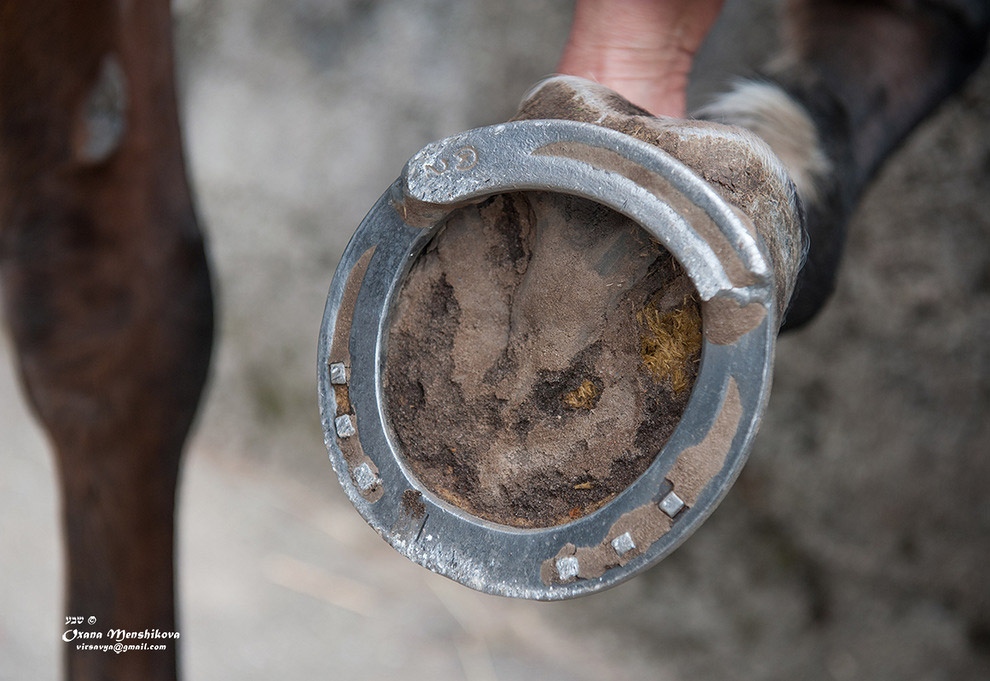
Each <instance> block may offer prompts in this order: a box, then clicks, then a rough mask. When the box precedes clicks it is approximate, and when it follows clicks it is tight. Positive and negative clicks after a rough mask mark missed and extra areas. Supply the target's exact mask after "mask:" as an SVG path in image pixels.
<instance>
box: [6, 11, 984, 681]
mask: <svg viewBox="0 0 990 681" xmlns="http://www.w3.org/2000/svg"><path fill="white" fill-rule="evenodd" d="M569 11H570V3H568V2H564V1H563V0H539V1H534V2H526V1H524V0H512V1H510V2H502V3H491V2H489V3H485V2H482V1H481V0H472V1H470V2H468V1H464V2H457V1H455V0H433V1H429V0H415V1H413V0H406V1H400V0H387V1H382V2H378V3H371V2H365V1H362V0H285V1H283V2H271V1H269V2H264V1H262V0H180V1H179V2H178V3H177V4H176V7H175V14H176V19H177V46H178V49H179V57H180V78H181V98H182V103H183V104H182V105H183V115H184V120H185V126H186V143H187V148H188V151H189V159H190V166H191V171H192V175H193V179H194V183H195V186H196V189H197V193H198V196H199V203H200V209H201V214H202V217H203V222H204V224H205V226H206V228H207V230H208V232H209V235H210V246H211V248H212V255H213V262H214V266H215V271H216V279H217V283H218V289H219V293H220V296H221V318H220V319H221V328H220V336H219V345H218V348H217V355H216V362H215V365H214V369H213V377H212V381H211V386H210V389H209V393H208V396H207V400H206V403H205V408H204V410H203V412H202V414H201V417H200V420H199V425H198V429H197V432H196V435H195V437H194V439H193V442H192V446H191V448H190V452H189V454H188V456H187V459H186V469H185V473H184V478H183V486H182V489H181V504H182V506H181V517H180V533H181V535H180V555H179V563H180V572H181V590H182V591H181V598H182V600H181V610H180V617H181V629H180V630H181V635H182V639H181V641H182V646H181V653H182V664H183V667H184V670H185V672H186V677H187V678H189V679H216V680H220V679H238V680H248V681H251V680H254V679H258V680H261V679H272V678H282V679H286V680H291V681H295V680H297V679H311V678H325V677H332V678H343V679H391V678H396V679H398V678H402V679H409V680H414V679H437V678H443V679H447V678H450V679H468V680H470V681H474V680H486V681H487V680H489V679H528V678H540V679H550V680H553V679H561V680H565V679H567V680H580V679H601V678H608V679H642V678H649V679H709V678H725V679H766V680H771V679H772V680H777V679H779V680H781V681H783V680H785V679H786V680H790V679H815V680H817V679H822V680H826V679H836V680H846V679H871V680H873V679H878V680H886V679H890V680H895V679H897V680H901V679H947V680H948V679H953V680H955V679H966V680H968V679H973V680H976V679H988V678H990V579H988V567H987V565H988V563H990V496H988V494H987V489H988V483H990V457H988V453H990V418H988V416H990V410H988V405H990V200H988V197H990V134H988V132H990V68H988V67H985V68H983V69H982V70H981V71H980V73H979V74H978V75H977V77H976V78H975V79H974V80H973V81H972V82H971V83H970V85H969V86H968V88H967V89H966V91H965V92H964V93H963V94H962V95H961V96H960V97H958V98H957V99H956V100H954V101H953V102H951V103H949V104H948V105H947V106H945V107H944V108H943V109H942V110H941V111H940V112H939V114H938V115H937V116H936V117H935V118H934V119H933V120H931V121H930V122H929V123H927V124H926V125H925V126H923V127H922V128H921V129H920V130H919V131H918V133H917V135H916V136H915V137H914V138H913V139H912V140H911V141H910V142H909V143H908V144H907V145H906V146H905V148H904V149H902V150H901V152H899V153H898V155H897V156H896V158H895V159H894V161H893V162H892V163H891V164H890V165H889V166H888V167H887V168H886V169H885V171H884V172H883V173H882V175H881V177H880V178H879V179H878V181H877V183H876V185H875V186H874V187H873V189H872V190H871V191H870V192H869V194H868V195H867V197H866V198H865V200H864V202H863V204H862V206H861V209H860V211H859V213H858V215H857V218H856V220H855V222H854V224H853V225H852V228H851V234H852V235H851V238H850V242H849V244H848V249H847V254H846V259H845V262H844V264H843V267H842V271H841V276H840V284H839V289H838V291H837V293H836V295H835V297H834V299H833V300H832V302H831V304H830V305H829V307H828V309H827V310H826V311H825V312H824V313H823V314H822V316H821V317H820V318H819V319H818V320H817V321H816V322H815V323H813V324H812V325H811V326H810V327H808V328H807V329H805V330H803V331H801V332H799V333H797V334H794V335H791V336H788V337H786V338H784V339H783V340H782V341H781V343H780V345H779V348H778V358H777V367H776V372H775V379H774V380H775V384H774V389H773V395H772V397H771V401H770V406H769V410H768V413H767V416H766V418H765V421H764V424H763V427H762V430H761V433H760V435H759V437H758V438H757V441H756V446H755V448H754V450H753V453H752V456H751V459H750V462H749V463H748V464H747V467H746V469H745V470H744V472H743V474H742V476H741V478H740V480H739V482H738V483H737V485H736V487H735V488H734V489H733V491H732V492H731V494H730V495H729V497H728V498H727V500H726V501H725V502H724V503H723V505H722V506H721V507H720V508H719V510H718V511H717V512H716V513H715V514H714V516H713V517H712V518H711V519H710V520H709V521H708V523H706V524H705V526H704V527H703V528H702V529H701V530H700V531H699V532H698V533H697V534H696V535H695V536H694V537H693V538H692V539H691V540H690V541H689V542H687V543H686V544H685V545H684V546H683V547H682V548H681V549H679V550H678V551H677V552H676V553H675V554H674V555H673V556H672V557H671V558H669V559H668V560H667V561H665V562H664V563H661V564H660V565H659V566H658V567H656V568H654V569H653V570H651V571H650V572H648V573H647V574H645V575H643V576H640V577H638V578H636V579H635V580H633V581H631V582H629V583H627V584H625V585H622V586H620V587H617V588H616V589H613V590H611V591H608V592H605V593H603V594H597V595H595V596H591V597H588V598H584V599H580V600H577V601H571V602H567V603H558V604H540V603H527V602H517V601H509V600H504V599H499V598H495V597H489V596H484V595H481V594H478V593H475V592H472V591H470V590H468V589H466V588H464V587H460V586H458V585H456V584H454V583H452V582H448V581H447V580H444V579H443V578H440V577H436V576H435V575H433V574H432V573H429V572H427V571H426V570H424V569H422V568H419V567H418V566H416V565H413V564H411V563H409V562H408V561H406V559H404V558H402V557H401V556H399V555H398V554H396V553H394V552H393V551H392V550H391V549H390V548H389V547H388V546H386V545H385V544H384V542H382V541H381V540H380V539H379V538H378V537H377V536H376V535H375V534H374V532H372V531H371V530H370V529H369V528H367V527H366V526H365V525H364V523H363V521H362V520H361V519H360V518H359V517H358V516H357V514H356V513H354V512H353V511H352V510H351V508H350V506H349V504H348V503H347V502H346V500H345V499H344V497H343V494H342V493H341V492H340V490H339V488H338V486H337V483H336V480H335V478H334V476H333V474H332V472H331V471H330V469H329V466H328V464H327V463H326V452H325V450H324V449H323V444H322V434H321V432H320V428H319V421H318V417H317V410H316V404H315V341H316V334H317V331H318V327H319V322H320V318H321V315H322V311H323V303H324V300H325V296H326V289H327V286H328V284H329V281H330V277H331V276H332V273H333V269H334V267H335V265H336V261H337V259H338V258H339V255H340V253H341V251H342V249H343V247H344V245H345V243H346V241H347V239H348V237H349V235H350V234H351V232H352V231H353V230H354V228H355V227H356V225H357V224H358V222H359V221H360V219H361V217H362V216H363V214H364V212H365V211H366V210H367V209H368V208H369V207H370V206H371V204H372V203H373V202H374V200H375V199H376V198H377V196H378V195H379V194H380V193H381V191H382V190H383V189H384V188H385V187H386V186H387V185H388V184H389V183H390V182H391V181H392V180H393V179H394V177H395V176H396V175H397V173H398V171H399V169H400V168H401V165H402V163H403V162H404V161H405V159H406V158H408V156H410V155H411V154H412V153H414V152H415V151H416V150H418V149H419V148H420V147H421V146H422V145H423V144H424V143H426V142H428V141H431V140H433V139H436V138H439V137H441V136H444V135H447V134H451V133H454V132H457V131H460V130H462V129H466V128H469V127H475V126H478V125H484V124H488V123H493V122H497V121H500V120H504V119H505V118H506V117H507V116H509V115H510V114H511V113H512V112H513V110H514V107H515V104H516V103H517V102H518V100H519V98H520V97H521V96H522V94H523V93H524V92H525V90H526V89H527V88H528V87H529V86H530V85H531V84H532V83H533V82H534V81H535V80H537V79H538V78H540V77H542V76H544V75H548V74H549V73H550V72H551V71H552V70H553V68H554V65H555V62H556V59H557V56H558V54H559V52H560V49H561V47H562V45H563V41H564V37H565V35H566V30H567V26H568V22H569ZM771 17H772V9H771V7H770V6H769V3H766V2H762V3H756V4H753V3H746V2H742V0H739V1H737V2H730V3H729V5H728V7H727V10H726V13H725V15H724V16H723V18H722V20H721V21H720V24H719V26H718V28H717V30H716V32H715V34H713V37H712V39H711V40H710V42H709V44H708V45H707V46H706V50H705V52H704V54H703V55H702V58H701V59H700V60H699V64H698V69H697V70H698V73H697V74H696V77H695V80H694V85H693V89H692V98H693V100H694V101H695V102H699V101H702V100H703V99H704V97H705V93H706V92H708V91H711V90H713V89H717V88H718V87H721V86H722V85H723V84H724V83H725V82H726V76H727V75H729V74H732V73H736V74H738V73H745V72H746V69H748V68H749V67H751V66H752V65H755V64H758V63H759V61H760V59H761V58H762V57H763V56H764V55H765V54H766V53H767V52H768V51H769V50H770V49H771V48H772V45H773V43H774V40H775V38H774V35H773V28H772V21H771ZM0 354H2V355H3V358H2V361H0V576H2V577H3V579H2V583H0V679H3V680H7V679H10V680H14V679H54V678H56V677H57V676H58V672H59V662H58V656H59V654H60V653H61V649H60V648H61V646H62V645H64V644H62V643H61V641H60V640H59V634H60V632H61V630H62V627H61V625H62V622H63V618H64V616H65V615H68V614H85V613H65V612H63V611H62V606H61V603H60V592H61V586H60V579H61V568H60V553H59V547H58V543H57V532H58V524H57V518H56V513H57V506H56V504H57V500H56V498H55V494H54V482H53V480H54V478H53V471H52V462H51V459H50V457H49V455H48V453H47V451H46V448H45V443H44V439H43V436H42V435H41V434H40V432H39V431H38V430H37V428H36V426H34V424H33V422H32V421H31V419H30V417H29V416H28V415H27V413H26V411H25V410H24V407H23V405H22V403H21V401H20V399H19V396H18V395H17V393H16V386H15V382H14V379H13V377H12V374H11V368H10V367H11V361H10V357H9V348H8V346H6V345H4V344H2V343H0ZM108 624H109V623H108ZM120 624H121V625H126V623H120Z"/></svg>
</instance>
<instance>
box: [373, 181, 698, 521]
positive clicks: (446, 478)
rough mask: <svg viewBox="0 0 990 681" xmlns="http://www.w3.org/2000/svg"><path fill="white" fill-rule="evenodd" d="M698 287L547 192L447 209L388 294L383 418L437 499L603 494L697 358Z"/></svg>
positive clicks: (671, 409) (599, 500) (664, 421)
mask: <svg viewBox="0 0 990 681" xmlns="http://www.w3.org/2000/svg"><path fill="white" fill-rule="evenodd" d="M700 348H701V317H700V307H699V304H698V301H697V294H696V293H695V291H694V288H693V286H692V285H691V282H690V280H689V279H688V278H687V276H686V274H684V272H683V270H682V269H681V268H680V267H679V266H678V264H677V263H676V261H675V260H674V259H673V258H672V257H671V255H670V254H669V253H668V252H667V251H666V250H665V249H663V248H662V247H661V246H660V245H659V244H657V243H656V242H655V241H653V240H652V239H651V238H650V237H649V235H648V234H647V233H646V232H645V231H643V230H642V229H641V228H640V227H639V226H637V225H636V224H635V223H633V222H632V221H630V220H629V219H627V218H626V217H624V216H622V215H620V214H619V213H616V212H615V211H612V210H611V209H609V208H606V207H604V206H601V205H599V204H596V203H593V202H590V201H586V200H583V199H578V198H574V197H567V196H563V195H559V194H545V193H515V194H505V195H500V196H495V197H492V198H490V199H488V200H486V201H485V202H483V203H480V204H477V205H473V206H468V207H466V208H462V209H459V210H457V211H455V212H454V213H453V214H451V216H450V217H448V219H447V220H446V223H445V224H444V225H443V226H442V227H441V228H440V229H439V230H438V232H437V234H436V235H435V236H434V238H433V240H432V241H431V242H430V244H429V245H428V246H427V247H426V249H425V250H424V252H423V253H422V254H421V255H420V256H419V257H418V259H417V260H416V262H415V264H414V265H413V267H412V270H411V271H410V273H409V276H408V277H407V278H406V281H405V283H404V286H403V289H402V290H401V291H400V293H399V297H398V301H397V304H396V308H395V310H394V312H393V317H392V320H391V326H390V332H389V338H388V346H387V354H386V359H385V386H384V387H385V397H386V402H387V407H388V413H389V418H390V421H391V425H392V429H393V431H394V433H395V435H396V437H397V438H398V444H399V445H400V446H401V448H402V451H403V453H404V456H405V457H406V459H407V460H408V463H409V466H410V467H411V469H412V470H413V472H414V473H415V475H416V476H417V477H418V478H419V479H420V480H421V481H422V482H423V484H424V485H425V486H426V487H427V488H429V489H430V490H432V491H433V492H434V493H435V494H436V495H438V496H439V497H441V498H443V499H444V500H446V501H447V502H449V503H451V504H454V505H455V506H458V507H460V508H462V509H464V510H466V511H468V512H469V513H472V514H474V515H477V516H480V517H482V518H486V519H488V520H491V521H493V522H497V523H501V524H504V525H511V526H515V527H549V526H553V525H559V524H562V523H566V522H568V521H570V520H574V519H576V518H579V517H581V516H583V515H586V514H588V513H590V512H592V511H594V510H595V509H597V508H599V507H601V506H602V505H604V504H605V503H607V502H608V501H609V500H611V499H612V498H613V497H615V495H616V494H618V493H619V492H621V491H622V490H623V489H625V488H626V487H627V486H629V485H630V484H631V483H632V482H633V481H634V480H635V479H636V478H637V477H639V476H640V475H641V474H642V473H643V472H644V471H645V470H646V469H647V467H649V465H650V464H651V463H652V462H653V460H654V459H655V458H656V456H657V454H658V453H659V452H660V450H661V448H662V447H663V445H664V444H665V443H666V442H667V440H668V438H669V437H670V435H671V433H673V431H674V428H675V426H676V425H677V422H678V421H679V420H680V417H681V414H682V413H683V412H684V408H685V406H686V405H687V400H688V397H689V395H690V392H691V386H692V385H693V383H694V380H695V377H696V375H697V370H698V361H699V356H700Z"/></svg>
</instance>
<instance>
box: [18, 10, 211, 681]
mask: <svg viewBox="0 0 990 681" xmlns="http://www.w3.org/2000/svg"><path fill="white" fill-rule="evenodd" d="M170 20H171V17H170V13H169V5H168V2H167V1H166V0H154V1H152V0H146V1H143V2H114V1H112V0H91V1H89V2H70V1H69V0H33V1H32V2H27V1H26V0H0V277H2V279H0V281H2V290H3V296H4V305H5V311H6V314H7V320H8V322H9V325H10V328H11V330H12V334H13V340H14V344H15V348H16V351H17V355H18V361H19V367H18V368H19V371H20V377H21V380H22V381H23V384H24V388H25V390H26V392H27V395H28V397H29V399H30V402H31V405H32V407H33V408H34V411H35V413H36V414H37V415H38V417H39V418H40V419H41V421H42V423H43V424H44V426H45V428H46V429H47V431H48V434H49V437H50V439H51V442H52V444H53V446H54V449H55V452H56V454H57V459H58V472H59V477H60V484H61V494H62V520H63V530H64V533H65V545H66V549H67V563H66V565H67V579H68V593H67V596H68V597H67V603H66V606H65V608H66V609H65V615H67V616H82V617H84V618H89V617H95V618H96V623H95V624H94V625H93V626H90V625H88V624H82V625H73V626H67V627H66V629H70V630H71V629H79V630H80V631H102V632H103V637H104V638H103V640H102V641H87V642H91V643H106V642H107V633H106V632H107V630H108V629H111V628H115V629H126V630H127V631H142V632H143V631H144V630H145V629H148V630H150V631H152V632H153V631H154V630H155V629H158V630H160V631H169V632H171V631H175V630H176V620H175V609H174V587H173V510H174V504H175V486H176V481H177V477H178V470H179V459H180V452H181V449H182V446H183V443H184V441H185V438H186V435H187V432H188V429H189V426H190V424H191V422H192V419H193V415H194V412H195V409H196V404H197V402H198V400H199V395H200V392H201V389H202V386H203V382H204V380H205V377H206V372H207V365H208V363H209V355H210V347H211V343H212V333H213V312H212V296H211V291H210V281H209V274H208V270H207V262H206V257H205V254H204V248H203V241H202V237H201V234H200V232H199V229H198V226H197V224H196V218H195V215H194V212H193V208H192V203H191V199H190V193H189V188H188V185H187V182H186V177H185V169H184V163H183V158H182V150H181V140H180V135H179V125H178V119H177V112H176V103H175V95H174V82H173V73H172V70H173V69H172V47H171V32H170ZM80 642H81V640H79V639H77V640H76V641H73V642H71V643H66V644H65V649H66V668H67V672H68V676H69V678H72V679H77V680H79V679H114V680H115V679H142V680H145V681H154V680H159V679H173V678H175V676H176V650H175V649H176V644H175V642H173V641H170V640H169V641H167V649H166V650H165V651H131V652H127V653H124V654H119V655H115V654H113V653H103V652H93V651H85V650H78V649H77V647H76V644H77V643H80ZM130 642H131V643H140V642H142V641H140V640H132V641H130ZM146 642H149V643H160V642H162V641H155V640H151V641H146Z"/></svg>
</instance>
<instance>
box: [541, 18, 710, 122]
mask: <svg viewBox="0 0 990 681" xmlns="http://www.w3.org/2000/svg"><path fill="white" fill-rule="evenodd" d="M722 3H723V0H578V2H577V5H576V8H575V11H574V22H573V24H572V26H571V34H570V37H569V38H568V40H567V45H566V46H565V47H564V54H563V56H562V57H561V60H560V65H559V66H558V68H557V70H558V73H561V74H563V75H570V76H581V77H582V78H587V79H589V80H593V81H595V82H598V83H601V84H602V85H604V86H606V87H609V88H611V89H613V90H615V91H616V92H618V93H619V94H621V95H622V96H623V97H625V98H626V99H628V100H629V101H630V102H632V103H633V104H636V105H637V106H641V107H643V108H644V109H646V110H648V111H650V112H651V113H653V114H654V115H657V116H674V117H677V118H683V117H684V116H685V115H686V106H685V90H686V88H687V80H688V75H689V74H690V72H691V64H692V61H693V59H694V55H695V52H697V50H698V48H699V47H700V46H701V43H702V41H703V40H704V39H705V36H706V35H707V34H708V31H709V30H710V29H711V27H712V24H714V23H715V19H716V17H717V16H718V13H719V11H720V10H721V8H722Z"/></svg>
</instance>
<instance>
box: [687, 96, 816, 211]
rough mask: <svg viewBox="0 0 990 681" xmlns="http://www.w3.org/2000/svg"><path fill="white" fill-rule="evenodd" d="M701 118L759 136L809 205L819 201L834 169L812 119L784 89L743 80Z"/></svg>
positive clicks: (699, 114) (710, 106) (708, 107)
mask: <svg viewBox="0 0 990 681" xmlns="http://www.w3.org/2000/svg"><path fill="white" fill-rule="evenodd" d="M696 115H697V116H699V117H701V118H705V119H707V120H712V121H718V122H720V123H728V124H731V125H738V126H740V127H742V128H746V129H747V130H750V131H752V132H754V133H755V134H756V135H758V136H759V137H761V138H762V139H763V140H764V141H765V142H766V143H767V144H768V145H769V146H770V148H771V149H772V150H773V153H774V154H776V155H777V158H779V159H780V161H781V162H782V163H783V164H784V166H785V168H786V169H787V172H788V174H789V175H790V177H791V180H792V181H793V182H794V186H795V188H796V189H797V192H798V195H799V196H800V197H801V200H802V201H803V202H804V203H805V204H806V205H807V204H813V203H815V202H816V201H817V200H818V199H819V197H820V192H821V187H822V184H823V181H824V180H825V178H827V177H828V175H829V173H831V171H832V164H831V163H830V162H829V159H828V156H826V155H825V151H824V149H822V146H821V140H820V139H819V137H818V131H817V130H816V129H815V124H814V122H813V121H812V119H811V116H810V115H809V114H808V112H807V111H806V110H805V109H804V107H803V106H801V104H799V103H798V102H797V101H796V100H795V99H794V98H793V97H791V96H790V95H788V94H787V93H786V92H785V91H784V90H783V89H782V88H780V87H778V86H777V85H774V84H773V83H768V82H760V81H752V80H748V81H740V82H737V83H736V84H735V86H734V87H733V89H732V90H731V91H729V92H726V93H724V94H722V95H719V97H718V98H717V99H716V100H715V101H713V102H712V103H711V104H708V105H706V106H704V107H702V108H701V109H699V110H698V111H697V112H696Z"/></svg>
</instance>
